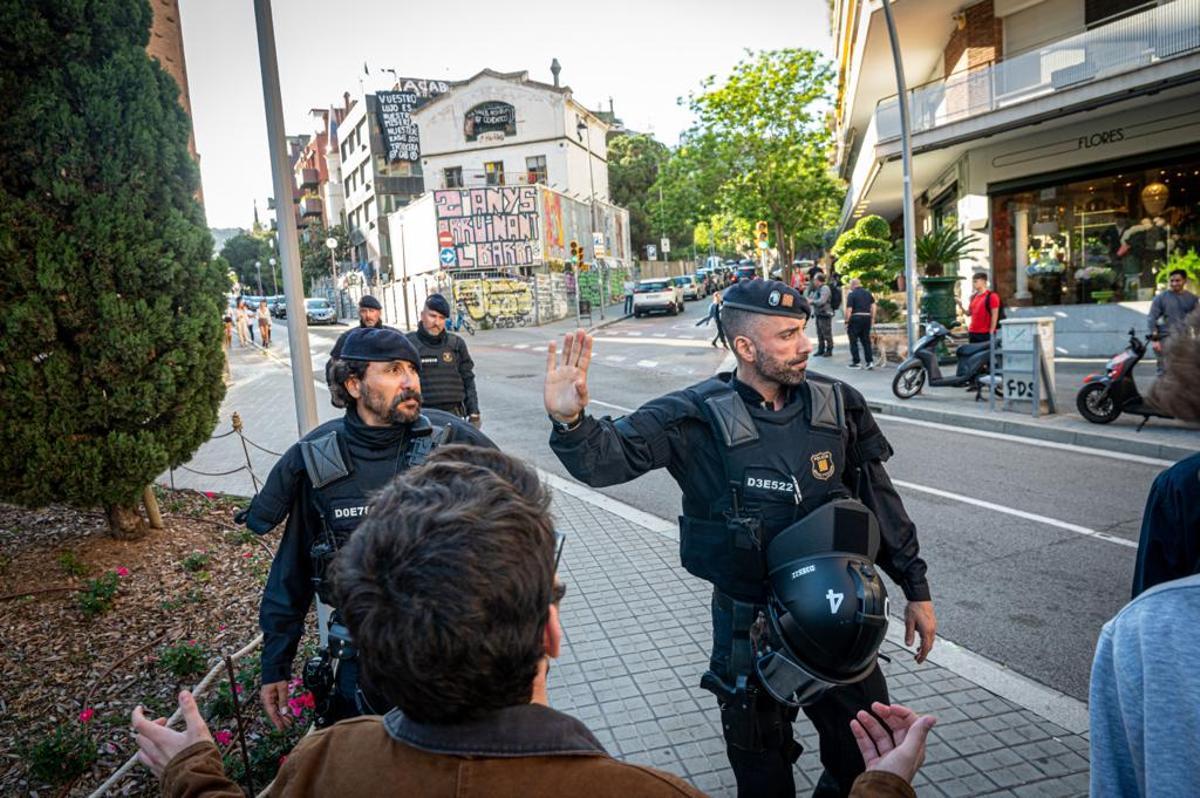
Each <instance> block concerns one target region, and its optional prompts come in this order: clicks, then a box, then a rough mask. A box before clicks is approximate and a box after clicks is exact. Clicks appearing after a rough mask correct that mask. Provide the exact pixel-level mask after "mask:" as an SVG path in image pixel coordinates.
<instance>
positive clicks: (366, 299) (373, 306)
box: [358, 294, 383, 310]
mask: <svg viewBox="0 0 1200 798" xmlns="http://www.w3.org/2000/svg"><path fill="white" fill-rule="evenodd" d="M358 306H359V307H360V308H367V309H369V310H383V305H381V304H379V300H378V299H376V298H375V297H373V296H371V295H370V294H363V298H362V299H360V300H358Z"/></svg>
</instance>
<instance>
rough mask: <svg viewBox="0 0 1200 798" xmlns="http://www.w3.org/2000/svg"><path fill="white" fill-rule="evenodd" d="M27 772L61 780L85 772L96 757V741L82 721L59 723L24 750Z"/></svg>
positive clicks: (56, 781) (41, 778) (44, 779)
mask: <svg viewBox="0 0 1200 798" xmlns="http://www.w3.org/2000/svg"><path fill="white" fill-rule="evenodd" d="M23 755H24V758H25V759H26V761H27V762H28V767H29V775H30V776H32V777H33V778H35V779H37V780H38V781H39V782H47V783H50V784H63V783H65V782H68V781H70V780H71V779H73V778H75V777H76V776H79V775H82V774H83V773H86V772H87V771H88V770H89V769H90V768H91V767H92V763H94V762H95V761H96V757H97V752H96V744H95V742H93V740H92V737H91V735H90V734H88V731H87V727H86V726H85V725H84V724H82V723H81V724H77V725H76V724H62V725H58V726H55V727H54V730H53V731H51V732H50V733H48V734H46V735H45V736H43V737H42V738H41V739H39V740H38V741H37V742H35V743H34V744H33V745H31V746H29V747H28V748H27V749H26V750H25V751H24V752H23Z"/></svg>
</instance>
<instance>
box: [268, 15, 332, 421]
mask: <svg viewBox="0 0 1200 798" xmlns="http://www.w3.org/2000/svg"><path fill="white" fill-rule="evenodd" d="M254 19H255V23H256V27H257V29H258V61H259V67H260V69H261V70H262V87H263V105H264V106H265V111H266V115H267V144H268V146H269V148H270V153H271V182H272V184H273V185H274V188H275V200H276V202H275V215H276V219H277V226H278V228H279V258H280V261H281V263H282V266H283V293H284V296H285V297H286V301H287V307H288V314H287V327H288V349H289V354H290V357H291V361H292V390H293V392H294V393H295V397H296V426H297V427H298V428H299V431H300V435H301V436H303V435H305V434H307V433H308V431H309V430H311V429H312V428H313V427H315V426H317V395H316V388H315V386H314V385H313V373H312V357H311V355H310V354H309V350H308V319H307V318H306V317H305V315H304V285H303V283H302V282H301V280H300V240H299V238H298V237H297V235H296V216H295V213H296V211H295V206H294V204H293V202H294V199H293V196H292V194H293V190H292V169H291V165H290V164H289V163H288V152H287V145H286V143H285V141H284V129H283V100H282V99H281V98H280V95H279V62H278V61H277V60H276V55H275V24H274V22H273V21H272V18H271V0H254Z"/></svg>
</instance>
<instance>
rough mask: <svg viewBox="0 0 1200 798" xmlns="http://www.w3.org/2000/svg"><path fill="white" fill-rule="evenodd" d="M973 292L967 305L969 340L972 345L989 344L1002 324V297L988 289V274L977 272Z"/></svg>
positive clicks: (972, 283)
mask: <svg viewBox="0 0 1200 798" xmlns="http://www.w3.org/2000/svg"><path fill="white" fill-rule="evenodd" d="M971 288H972V289H973V292H972V294H971V299H970V301H969V302H968V304H967V318H968V322H967V339H968V341H969V342H970V343H972V344H982V343H987V342H988V341H990V340H992V336H993V335H995V334H996V328H997V327H998V326H999V324H1000V295H999V294H997V293H996V292H995V291H993V290H991V289H990V288H989V287H988V276H987V272H975V274H974V276H972V278H971Z"/></svg>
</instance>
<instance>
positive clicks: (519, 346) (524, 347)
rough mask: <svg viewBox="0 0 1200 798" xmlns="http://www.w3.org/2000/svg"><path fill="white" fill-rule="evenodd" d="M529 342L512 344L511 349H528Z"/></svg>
mask: <svg viewBox="0 0 1200 798" xmlns="http://www.w3.org/2000/svg"><path fill="white" fill-rule="evenodd" d="M528 348H529V344H513V349H528Z"/></svg>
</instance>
